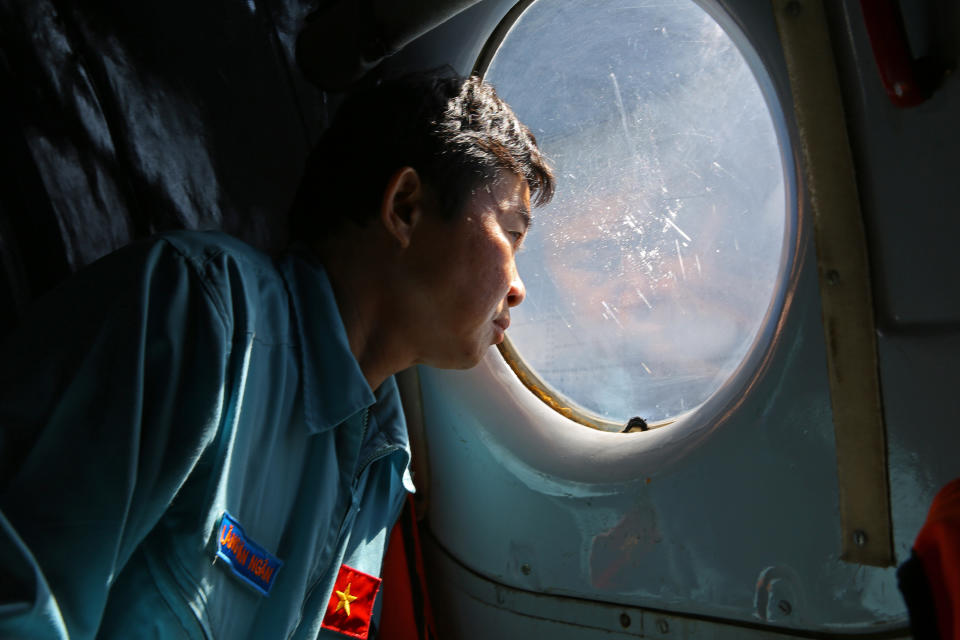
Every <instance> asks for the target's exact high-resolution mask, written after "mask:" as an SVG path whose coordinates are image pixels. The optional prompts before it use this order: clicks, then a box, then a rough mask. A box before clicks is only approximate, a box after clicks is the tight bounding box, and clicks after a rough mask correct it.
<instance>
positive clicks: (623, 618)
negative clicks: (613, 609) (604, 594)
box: [620, 613, 630, 629]
mask: <svg viewBox="0 0 960 640" xmlns="http://www.w3.org/2000/svg"><path fill="white" fill-rule="evenodd" d="M620 626H621V627H623V628H624V629H626V628H627V627H629V626H630V616H628V615H627V614H625V613H621V614H620Z"/></svg>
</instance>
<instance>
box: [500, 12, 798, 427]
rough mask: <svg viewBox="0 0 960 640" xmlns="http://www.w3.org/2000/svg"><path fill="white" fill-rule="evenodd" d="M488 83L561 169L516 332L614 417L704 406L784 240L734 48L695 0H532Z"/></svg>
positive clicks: (764, 128) (773, 181)
mask: <svg viewBox="0 0 960 640" xmlns="http://www.w3.org/2000/svg"><path fill="white" fill-rule="evenodd" d="M486 77H487V78H488V79H489V80H491V81H492V82H493V84H494V85H495V86H496V87H497V89H498V92H499V93H500V95H501V96H503V97H504V99H505V100H507V101H508V102H509V103H510V104H511V105H512V106H513V107H514V109H515V110H516V111H517V113H518V114H519V115H520V117H521V118H522V119H523V120H524V121H525V122H526V123H527V124H528V125H529V126H530V128H531V129H532V130H533V132H534V133H535V135H536V136H537V138H538V141H539V142H540V144H541V147H542V148H543V149H544V150H545V152H546V154H547V155H548V157H549V158H550V159H551V161H552V163H553V165H554V168H555V172H556V175H557V180H558V190H557V194H556V197H555V199H554V201H553V202H552V203H551V204H550V205H549V206H548V207H546V208H544V209H540V210H538V211H537V212H536V214H535V220H534V224H533V227H532V228H531V231H530V234H529V236H528V239H527V241H526V243H525V244H526V248H525V249H524V251H523V252H522V253H521V254H520V256H519V257H518V264H519V268H520V273H521V275H522V277H523V279H524V282H525V284H526V286H527V299H526V302H525V303H524V304H522V305H520V306H519V307H517V308H516V309H515V310H514V311H513V324H512V325H511V328H510V332H509V335H510V340H511V341H512V344H513V345H514V347H515V348H516V349H517V351H518V352H519V354H520V355H521V357H522V358H523V360H524V361H525V362H526V364H527V365H528V366H529V367H531V368H532V369H533V370H534V371H535V372H536V375H537V376H539V377H540V379H541V381H542V383H543V384H545V385H546V387H548V388H550V389H553V390H554V391H555V392H559V393H560V394H562V395H563V396H566V397H567V398H569V399H572V400H573V401H575V402H576V403H578V404H579V405H580V407H581V408H585V409H587V410H588V411H590V412H593V413H595V414H599V415H600V416H601V417H603V418H606V419H609V420H612V421H620V422H622V421H626V420H627V419H629V418H630V417H632V416H641V417H643V418H645V419H647V420H648V421H651V420H652V421H658V420H663V419H667V418H670V417H672V416H676V415H678V414H680V413H683V412H685V411H688V410H691V409H694V408H696V407H697V406H699V405H700V404H702V403H703V402H704V401H705V400H706V399H707V398H708V397H709V396H710V395H711V394H712V393H714V392H715V391H716V390H717V389H718V388H719V387H720V386H721V385H722V384H723V383H724V382H725V381H726V380H727V379H728V378H729V377H730V376H731V375H732V374H733V372H734V371H735V370H736V369H737V367H738V366H739V364H740V363H741V362H742V361H743V359H744V357H745V356H746V355H747V353H748V352H749V350H750V348H751V345H752V344H753V343H754V341H755V339H756V338H757V336H758V333H759V331H760V329H761V327H762V325H763V323H764V320H765V318H766V316H767V312H768V310H769V309H770V308H771V303H772V300H773V295H774V288H775V286H776V284H777V281H778V279H779V274H780V272H781V262H782V261H781V256H782V255H783V250H784V233H785V223H786V207H785V198H784V183H783V167H782V163H781V156H780V150H779V147H778V144H777V136H776V131H775V128H774V124H773V120H772V118H771V115H770V112H769V110H768V108H767V106H766V103H765V101H764V97H763V94H762V92H761V90H760V88H759V85H758V83H757V80H756V78H755V77H754V75H753V72H752V71H751V68H750V67H749V66H748V65H747V63H746V61H745V60H744V57H743V55H742V54H741V52H740V50H739V49H738V48H737V46H736V45H735V44H734V42H733V41H732V40H731V38H730V37H729V36H728V35H727V33H726V32H725V31H724V30H723V29H722V28H721V27H720V26H719V25H718V24H717V22H716V21H715V20H714V19H713V18H712V17H711V16H710V15H708V14H707V13H706V12H705V11H704V10H703V9H701V8H700V6H698V5H697V4H695V3H693V2H690V1H688V0H683V1H673V2H671V1H666V0H656V1H655V2H653V1H651V2H644V1H640V0H629V1H626V0H620V1H611V0H578V2H575V3H573V2H568V1H567V0H552V1H551V0H539V1H538V2H535V3H534V4H533V5H531V6H530V7H529V9H528V10H527V11H525V12H524V13H523V14H522V16H521V17H520V19H519V20H518V21H517V22H516V23H515V24H514V26H513V27H512V29H511V31H510V32H509V33H508V35H507V36H506V38H505V39H504V41H503V43H502V44H501V46H500V48H499V49H498V50H497V52H496V54H495V56H494V58H493V60H492V61H491V64H490V66H489V68H488V70H487V73H486Z"/></svg>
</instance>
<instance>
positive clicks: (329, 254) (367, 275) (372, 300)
mask: <svg viewBox="0 0 960 640" xmlns="http://www.w3.org/2000/svg"><path fill="white" fill-rule="evenodd" d="M341 240H342V241H341V242H338V243H328V244H327V246H325V247H324V248H323V249H322V250H321V251H320V252H319V256H320V260H321V262H322V263H323V265H324V268H325V269H326V271H327V277H328V278H329V280H330V285H331V287H332V288H333V294H334V298H335V299H336V302H337V309H338V311H339V312H340V318H341V320H342V322H343V326H344V329H345V330H346V333H347V341H348V343H349V345H350V351H351V353H353V356H354V357H355V358H356V359H357V363H358V364H359V365H360V370H361V371H362V372H363V375H364V378H366V380H367V384H368V385H370V389H371V390H373V391H376V390H377V389H378V388H379V387H380V385H381V384H383V382H384V381H385V380H386V379H387V378H388V377H390V376H391V375H393V374H394V373H397V372H398V371H401V370H402V369H405V368H407V367H408V366H410V365H411V364H413V361H414V358H413V357H412V355H408V354H406V353H404V351H403V345H402V343H399V342H398V341H396V340H393V339H392V337H393V328H394V327H395V326H396V323H395V322H391V320H392V319H393V316H394V315H395V314H394V313H393V312H392V311H391V310H392V309H393V307H394V306H395V304H394V301H393V300H392V298H393V297H394V296H393V292H391V291H390V289H391V287H390V284H389V283H387V282H384V281H382V278H383V274H384V271H383V269H375V268H374V260H375V258H369V257H368V258H364V257H363V256H361V255H359V254H358V253H357V252H356V251H353V250H352V249H355V248H356V247H360V246H364V245H363V243H355V242H350V241H349V240H348V239H346V238H342V239H341Z"/></svg>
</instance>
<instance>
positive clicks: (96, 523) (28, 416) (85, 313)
mask: <svg viewBox="0 0 960 640" xmlns="http://www.w3.org/2000/svg"><path fill="white" fill-rule="evenodd" d="M409 459H410V453H409V444H408V440H407V434H406V426H405V423H404V420H403V416H402V413H401V409H400V402H399V397H398V394H397V389H396V385H395V383H394V381H393V379H392V378H391V379H389V380H387V382H385V383H384V384H383V385H382V386H381V387H380V388H379V389H378V390H377V392H376V393H373V392H372V391H371V390H370V388H369V386H368V385H367V383H366V380H365V379H364V377H363V375H362V373H361V371H360V368H359V365H358V364H357V362H356V359H355V358H354V357H353V355H352V354H351V352H350V349H349V345H348V343H347V337H346V332H345V330H344V327H343V323H342V321H341V319H340V315H339V313H338V310H337V306H336V302H335V300H334V298H333V293H332V291H331V288H330V283H329V281H328V280H327V277H326V274H325V272H324V270H323V268H322V267H321V266H320V265H319V264H317V263H315V262H314V261H313V260H312V258H311V257H310V256H308V255H305V254H304V255H299V254H293V255H290V256H288V257H286V258H283V259H280V260H273V259H271V258H269V257H267V256H265V255H263V254H261V253H259V252H257V251H255V250H254V249H252V248H250V247H249V246H247V245H245V244H243V243H241V242H239V241H237V240H234V239H232V238H229V237H228V236H225V235H223V234H219V233H198V232H178V233H173V234H168V235H165V236H162V237H160V238H158V239H152V240H150V241H149V242H146V243H140V244H137V245H133V246H131V247H128V248H126V249H123V250H121V251H119V252H117V253H115V254H112V255H111V256H108V257H107V258H104V259H103V260H100V261H99V262H97V263H95V264H94V265H91V266H90V267H88V268H86V269H84V270H83V271H81V272H79V273H78V274H76V275H75V276H74V277H73V278H72V279H71V280H70V281H69V282H68V283H67V284H66V285H64V286H62V287H60V288H59V289H57V290H56V291H55V292H53V294H52V295H50V296H47V297H46V298H45V299H44V300H42V301H41V302H40V303H38V305H37V308H36V312H35V313H34V314H33V316H32V318H31V319H29V320H28V322H27V323H26V325H25V326H24V327H23V329H22V330H21V331H19V332H18V333H17V334H16V335H15V336H13V338H12V339H11V340H8V341H7V343H6V345H5V347H4V349H3V350H2V351H0V585H2V586H0V638H18V637H25V638H67V637H69V638H72V639H83V638H93V637H95V636H96V637H103V638H152V637H156V638H211V637H217V638H233V637H250V638H314V637H317V635H318V634H319V635H320V637H326V635H327V634H330V635H332V636H334V637H337V636H336V634H332V632H329V631H327V630H323V631H322V632H321V628H320V627H321V622H322V620H323V617H324V613H325V610H326V606H327V602H328V600H329V598H330V597H331V591H332V589H333V583H334V580H335V578H336V576H337V572H338V570H339V568H340V566H341V564H347V565H349V566H350V567H352V568H354V569H357V570H359V571H362V572H366V573H368V574H372V575H374V576H376V575H379V572H380V565H381V561H382V558H383V552H384V549H385V546H386V542H387V538H388V534H389V529H390V527H391V526H392V525H393V522H394V521H395V520H396V518H397V515H398V514H399V511H400V508H401V505H402V503H403V499H404V495H405V492H406V491H412V490H413V487H412V484H411V482H410V476H409V466H408V465H409ZM225 512H227V513H229V514H230V516H232V517H233V518H234V519H235V521H236V522H237V523H239V525H240V526H242V529H243V531H244V532H245V534H246V536H247V538H248V539H249V540H250V541H252V542H253V543H255V544H256V545H259V547H261V548H262V549H263V550H265V552H267V553H269V554H272V556H274V557H275V558H278V559H279V560H280V561H281V562H282V563H283V564H282V566H281V567H280V568H279V569H277V570H276V575H275V576H271V577H272V578H273V580H272V586H271V587H270V591H269V595H263V594H262V593H260V592H258V591H257V590H256V589H255V588H253V587H252V586H250V584H248V583H247V582H246V581H244V580H243V579H240V578H239V577H238V576H237V575H235V574H234V573H233V572H232V571H231V570H230V567H229V565H228V564H227V563H225V562H224V561H223V560H222V559H217V558H216V556H217V544H218V538H219V536H218V535H217V534H218V529H217V528H218V525H220V523H221V521H222V518H223V514H224V513H225Z"/></svg>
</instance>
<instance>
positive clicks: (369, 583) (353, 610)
mask: <svg viewBox="0 0 960 640" xmlns="http://www.w3.org/2000/svg"><path fill="white" fill-rule="evenodd" d="M379 590H380V578H378V577H376V576H371V575H369V574H367V573H364V572H362V571H358V570H356V569H354V568H353V567H348V566H347V565H341V566H340V571H339V572H338V573H337V579H336V581H335V582H334V583H333V591H332V592H331V593H330V600H329V602H328V603H327V612H326V614H325V615H324V617H323V627H324V628H325V629H330V630H331V631H336V632H338V633H342V634H345V635H348V636H350V637H352V638H357V639H358V640H367V638H368V637H369V635H370V618H371V617H372V616H373V605H374V602H376V599H377V592H378V591H379Z"/></svg>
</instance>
